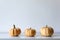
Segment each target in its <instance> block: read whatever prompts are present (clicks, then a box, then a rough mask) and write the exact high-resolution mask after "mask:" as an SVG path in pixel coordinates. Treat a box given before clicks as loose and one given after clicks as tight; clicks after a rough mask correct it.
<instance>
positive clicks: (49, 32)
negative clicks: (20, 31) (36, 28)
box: [40, 25, 54, 37]
mask: <svg viewBox="0 0 60 40" xmlns="http://www.w3.org/2000/svg"><path fill="white" fill-rule="evenodd" d="M40 33H41V36H45V37H51V36H52V35H53V33H54V30H53V28H52V27H49V26H47V25H46V27H42V28H41V29H40Z"/></svg>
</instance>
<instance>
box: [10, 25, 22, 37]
mask: <svg viewBox="0 0 60 40" xmlns="http://www.w3.org/2000/svg"><path fill="white" fill-rule="evenodd" d="M20 33H21V29H20V28H16V27H15V25H13V28H12V29H10V30H9V34H10V36H13V37H16V36H19V34H20Z"/></svg>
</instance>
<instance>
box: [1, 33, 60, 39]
mask: <svg viewBox="0 0 60 40" xmlns="http://www.w3.org/2000/svg"><path fill="white" fill-rule="evenodd" d="M0 39H13V40H16V39H18V40H20V39H22V40H25V39H26V40H31V39H32V40H40V39H43V40H45V39H47V40H50V39H51V40H52V39H53V40H54V39H55V40H58V39H60V33H55V34H54V35H53V36H52V37H41V35H40V33H37V34H36V36H35V37H26V36H25V35H24V33H22V34H21V35H20V36H19V37H11V36H10V35H9V34H8V33H6V32H1V33H0Z"/></svg>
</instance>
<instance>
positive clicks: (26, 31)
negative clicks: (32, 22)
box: [25, 28, 36, 37]
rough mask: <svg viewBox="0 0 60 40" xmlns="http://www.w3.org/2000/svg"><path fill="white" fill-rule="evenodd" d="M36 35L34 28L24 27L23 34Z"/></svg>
mask: <svg viewBox="0 0 60 40" xmlns="http://www.w3.org/2000/svg"><path fill="white" fill-rule="evenodd" d="M35 35H36V30H35V29H31V28H29V29H26V30H25V36H27V37H34V36H35Z"/></svg>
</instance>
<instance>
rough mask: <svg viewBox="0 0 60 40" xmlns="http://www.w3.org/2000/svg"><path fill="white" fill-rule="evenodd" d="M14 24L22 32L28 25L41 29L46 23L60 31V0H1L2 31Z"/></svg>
mask: <svg viewBox="0 0 60 40" xmlns="http://www.w3.org/2000/svg"><path fill="white" fill-rule="evenodd" d="M13 24H15V25H16V26H17V27H18V26H19V27H20V28H21V30H22V32H23V31H24V30H25V28H27V27H28V26H29V27H32V28H35V29H36V30H37V31H40V28H41V27H42V26H45V25H46V24H47V25H49V26H52V27H53V28H54V29H55V32H60V31H59V30H60V0H0V32H4V31H5V32H7V31H8V30H9V29H10V28H11V27H12V25H13Z"/></svg>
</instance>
